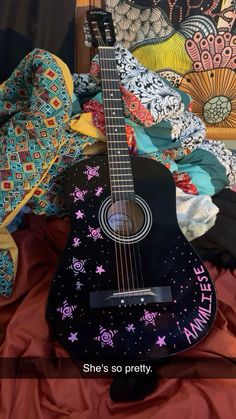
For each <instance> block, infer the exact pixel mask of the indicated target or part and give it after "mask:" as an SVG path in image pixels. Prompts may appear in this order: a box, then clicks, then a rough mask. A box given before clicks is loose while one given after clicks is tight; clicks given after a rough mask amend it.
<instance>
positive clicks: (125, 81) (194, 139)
mask: <svg viewBox="0 0 236 419" xmlns="http://www.w3.org/2000/svg"><path fill="white" fill-rule="evenodd" d="M115 50H116V61H117V68H118V71H119V76H120V79H121V85H122V87H123V100H124V103H125V108H124V110H125V114H126V116H127V117H128V118H129V119H130V121H132V122H135V123H136V125H139V126H141V128H142V129H143V131H144V133H145V134H147V135H146V137H148V136H149V138H150V139H151V141H150V140H149V143H152V145H153V149H152V152H160V151H161V150H163V149H164V150H166V149H177V148H181V149H182V150H188V151H190V152H191V151H194V150H196V149H199V148H201V149H202V150H206V151H208V152H210V153H212V154H213V155H214V156H215V157H216V164H217V160H218V163H220V165H221V166H223V170H224V174H226V176H227V178H228V184H229V186H232V185H234V184H235V183H236V156H235V155H234V154H233V153H232V152H231V151H230V150H228V149H227V147H226V146H225V145H224V143H222V142H220V141H212V140H209V139H206V128H205V125H204V123H203V122H202V120H201V119H200V118H199V117H198V116H196V115H194V114H193V113H191V112H190V111H189V108H191V98H190V96H189V95H188V94H186V93H185V92H183V91H181V90H180V89H177V88H175V87H174V86H172V85H171V84H170V83H169V82H168V81H167V80H164V79H163V78H162V77H161V76H159V75H158V74H157V73H155V72H153V71H151V70H148V69H146V68H145V67H143V66H142V65H141V64H140V63H139V62H138V60H137V59H136V58H135V57H134V56H133V55H132V54H131V53H130V52H129V51H128V50H127V49H126V48H124V47H123V46H122V45H121V44H119V43H117V44H116V45H115ZM90 72H91V74H90V75H89V76H88V79H87V82H86V78H85V76H84V75H83V77H82V76H80V75H74V76H73V80H74V86H75V93H76V94H78V96H79V97H80V100H81V101H84V100H86V99H87V98H88V97H89V92H90V91H91V95H90V97H94V95H95V93H96V94H97V92H98V88H99V80H100V68H99V60H98V56H95V57H94V60H93V63H92V66H91V71H90ZM92 76H93V77H94V79H92ZM81 82H82V86H81V85H80V84H81ZM127 92H128V94H127ZM96 97H98V96H96ZM132 101H133V105H134V106H132V107H131V106H130V104H131V103H132ZM144 109H145V110H146V112H144ZM132 122H131V123H132ZM135 129H137V130H139V131H140V128H139V127H137V128H135ZM142 134H143V132H142ZM153 142H154V144H153ZM150 152H151V151H150ZM220 165H219V166H218V167H219V168H220ZM219 170H220V169H219ZM221 170H222V169H221ZM224 182H225V180H224ZM225 186H227V184H225ZM223 187H224V186H223V185H222V187H221V189H222V188H223ZM219 191H220V189H216V190H215V193H217V192H219ZM212 195H213V194H212Z"/></svg>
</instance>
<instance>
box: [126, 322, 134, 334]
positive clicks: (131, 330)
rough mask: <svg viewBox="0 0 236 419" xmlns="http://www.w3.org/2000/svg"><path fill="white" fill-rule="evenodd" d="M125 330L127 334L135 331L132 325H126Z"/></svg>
mask: <svg viewBox="0 0 236 419" xmlns="http://www.w3.org/2000/svg"><path fill="white" fill-rule="evenodd" d="M126 330H127V331H128V332H134V331H135V327H134V325H133V323H132V324H128V326H126Z"/></svg>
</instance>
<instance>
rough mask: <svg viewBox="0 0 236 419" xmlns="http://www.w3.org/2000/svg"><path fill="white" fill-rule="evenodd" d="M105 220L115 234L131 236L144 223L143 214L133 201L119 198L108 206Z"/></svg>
mask: <svg viewBox="0 0 236 419" xmlns="http://www.w3.org/2000/svg"><path fill="white" fill-rule="evenodd" d="M107 222H108V224H109V226H110V228H111V229H112V230H113V231H114V232H116V233H117V234H119V235H121V236H132V235H134V234H136V233H138V231H139V230H141V228H142V226H143V224H144V214H143V211H142V209H141V208H140V206H139V205H138V204H137V203H136V202H135V201H130V200H121V201H117V202H115V203H113V204H112V205H111V206H110V207H109V209H108V212H107Z"/></svg>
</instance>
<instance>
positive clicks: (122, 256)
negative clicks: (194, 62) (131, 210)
mask: <svg viewBox="0 0 236 419" xmlns="http://www.w3.org/2000/svg"><path fill="white" fill-rule="evenodd" d="M103 52H104V54H101V55H103V58H104V59H106V56H105V52H106V50H105V49H104V50H103ZM106 70H108V69H106ZM107 73H108V71H107ZM104 75H106V77H102V80H103V85H104V89H106V88H107V87H110V86H109V85H107V84H106V78H107V76H109V75H108V74H106V73H105V74H104ZM110 76H111V74H110ZM110 78H111V77H110ZM110 78H109V77H108V79H109V81H110ZM104 93H105V91H104ZM104 96H106V95H105V94H104ZM106 99H107V104H106V105H105V103H104V113H105V118H106V116H107V118H109V123H110V122H111V125H113V118H112V117H110V115H109V114H108V111H109V110H110V109H112V108H113V106H112V102H114V100H113V101H111V100H110V99H109V98H108V97H106ZM110 102H111V103H110ZM109 105H110V106H109ZM106 125H108V124H106ZM109 131H112V130H110V129H109ZM109 134H110V136H111V135H112V138H115V137H114V135H115V134H114V133H110V132H109ZM112 144H113V143H110V144H109V141H108V151H109V155H110V161H111V163H112V165H113V168H115V167H116V164H115V154H114V150H113V149H114V147H113V146H112ZM108 161H109V160H108ZM110 174H111V175H112V171H110ZM111 185H112V186H113V191H114V192H113V191H112V195H113V196H114V198H115V202H119V192H117V191H116V187H115V186H116V185H115V184H114V182H113V180H112V179H111ZM111 189H112V188H111ZM115 202H113V205H114V204H115ZM115 243H117V242H116V240H115ZM118 251H119V258H120V260H119V262H120V265H121V269H122V284H123V292H124V291H125V276H124V274H125V275H126V277H128V264H127V255H126V248H125V247H123V246H122V244H121V243H118ZM123 259H124V263H123ZM125 271H126V272H125ZM123 297H124V294H123Z"/></svg>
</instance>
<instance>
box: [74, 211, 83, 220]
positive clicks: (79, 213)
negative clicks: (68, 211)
mask: <svg viewBox="0 0 236 419" xmlns="http://www.w3.org/2000/svg"><path fill="white" fill-rule="evenodd" d="M75 215H76V218H77V220H79V218H84V212H82V211H80V210H79V211H77V212H76V213H75Z"/></svg>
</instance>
